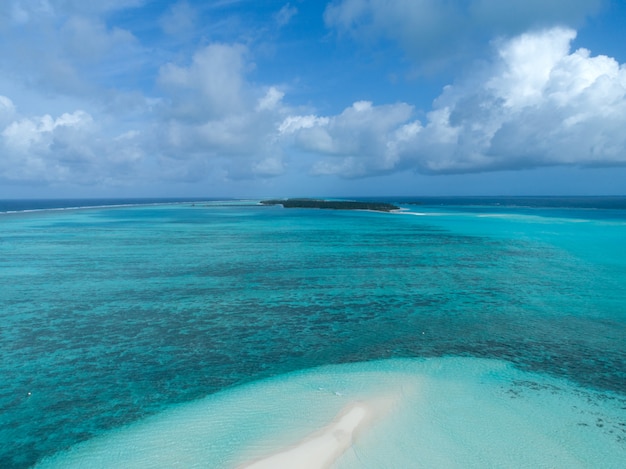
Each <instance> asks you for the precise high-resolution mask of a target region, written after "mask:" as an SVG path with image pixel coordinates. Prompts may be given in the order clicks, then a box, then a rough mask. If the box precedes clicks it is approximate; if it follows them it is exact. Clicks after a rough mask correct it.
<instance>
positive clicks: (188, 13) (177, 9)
mask: <svg viewBox="0 0 626 469" xmlns="http://www.w3.org/2000/svg"><path fill="white" fill-rule="evenodd" d="M196 16H197V13H196V11H195V9H194V8H193V7H192V6H191V5H189V3H188V2H186V1H181V2H178V3H175V4H174V5H172V6H171V7H170V8H169V10H168V11H167V12H166V13H165V14H164V15H163V16H162V17H161V19H160V22H159V24H160V25H161V27H162V28H163V31H165V33H166V34H169V35H171V36H174V35H181V34H183V35H184V34H188V33H189V32H190V31H192V30H193V28H194V27H195V18H196Z"/></svg>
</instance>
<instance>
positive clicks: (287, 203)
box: [261, 199, 400, 212]
mask: <svg viewBox="0 0 626 469" xmlns="http://www.w3.org/2000/svg"><path fill="white" fill-rule="evenodd" d="M261 204H263V205H282V206H283V207H285V208H326V209H332V210H374V211H377V212H391V211H392V210H399V209H400V207H397V206H395V205H393V204H388V203H385V202H357V201H353V200H320V199H272V200H262V201H261Z"/></svg>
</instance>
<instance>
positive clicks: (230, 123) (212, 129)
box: [158, 43, 288, 180]
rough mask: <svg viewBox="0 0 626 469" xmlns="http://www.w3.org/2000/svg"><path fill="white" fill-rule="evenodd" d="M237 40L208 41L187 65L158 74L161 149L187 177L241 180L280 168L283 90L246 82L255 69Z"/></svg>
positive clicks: (273, 173) (281, 160) (164, 67)
mask: <svg viewBox="0 0 626 469" xmlns="http://www.w3.org/2000/svg"><path fill="white" fill-rule="evenodd" d="M248 57H249V51H248V49H247V47H246V46H244V45H242V44H220V43H215V44H210V45H208V46H206V47H203V48H202V49H200V50H198V51H197V52H196V53H195V54H194V56H193V59H192V61H191V63H190V64H189V65H187V66H185V65H175V64H171V63H170V64H167V65H165V66H163V67H161V70H160V72H159V79H158V81H159V84H160V86H161V87H162V89H163V91H164V99H163V102H162V105H161V107H160V112H161V113H162V116H163V121H161V122H160V124H159V125H160V128H161V134H162V137H161V142H162V144H161V146H160V147H161V152H162V154H163V157H164V158H165V159H167V160H169V159H172V158H173V159H176V160H177V161H178V162H179V163H180V164H183V165H193V166H194V167H195V170H194V171H193V173H187V172H183V173H181V174H182V176H181V177H182V178H183V179H185V180H190V178H194V177H196V178H197V177H204V176H206V174H207V173H208V172H216V171H217V169H216V168H219V172H220V174H222V176H223V177H226V178H232V179H240V178H248V177H256V176H273V175H277V174H279V173H281V172H282V171H283V170H284V168H285V165H284V162H283V159H282V155H283V154H282V151H281V149H280V148H279V145H278V140H277V136H276V127H277V125H278V124H277V123H278V122H280V121H282V119H283V118H284V115H285V114H286V112H287V109H288V108H287V107H286V106H285V105H284V104H283V101H282V100H283V97H284V92H282V91H280V90H279V89H278V88H277V87H275V86H269V87H264V86H258V85H255V84H253V83H250V82H249V81H248V80H247V78H246V74H247V72H248V71H249V70H251V69H252V68H253V67H254V64H253V63H252V62H251V61H250V60H249V58H248Z"/></svg>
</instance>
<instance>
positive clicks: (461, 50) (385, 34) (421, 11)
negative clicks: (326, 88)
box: [324, 0, 604, 69]
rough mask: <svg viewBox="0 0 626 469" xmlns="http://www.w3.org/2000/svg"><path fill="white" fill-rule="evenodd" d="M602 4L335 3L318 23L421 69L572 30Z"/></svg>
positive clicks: (491, 0) (487, 0) (514, 0)
mask: <svg viewBox="0 0 626 469" xmlns="http://www.w3.org/2000/svg"><path fill="white" fill-rule="evenodd" d="M603 3H604V1H603V0H577V1H571V0H552V1H550V2H545V1H538V0H508V1H506V2H503V1H501V0H476V1H471V2H467V1H465V0H450V1H445V2H444V1H440V0H394V1H391V2H390V1H387V0H336V1H334V2H332V3H331V4H329V5H328V7H327V8H326V11H325V14H324V20H325V22H326V25H327V26H328V27H329V28H333V29H335V30H337V31H339V32H340V33H343V34H349V35H351V36H352V37H354V38H356V39H357V40H359V41H363V42H366V43H373V42H376V41H378V40H379V39H381V38H382V39H390V40H392V41H395V42H397V43H398V44H400V45H401V46H402V47H403V49H404V50H405V52H406V53H407V55H408V56H409V57H411V58H412V59H414V60H415V61H416V63H417V64H418V65H419V67H420V68H422V69H433V68H435V69H436V68H438V67H441V66H444V65H446V64H448V63H449V62H454V61H455V60H459V59H461V58H467V57H473V56H475V54H477V53H479V51H480V50H481V49H482V48H480V47H479V46H481V45H482V44H484V43H486V42H487V41H489V40H491V38H493V37H495V36H508V37H510V36H514V35H518V34H520V33H522V32H524V31H527V30H529V29H532V28H539V27H550V26H554V25H563V24H566V25H571V26H578V25H579V24H580V23H581V22H582V21H583V20H584V18H585V17H586V16H588V15H590V14H593V13H595V12H596V11H598V10H599V8H600V7H601V6H602V5H603Z"/></svg>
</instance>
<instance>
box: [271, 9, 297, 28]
mask: <svg viewBox="0 0 626 469" xmlns="http://www.w3.org/2000/svg"><path fill="white" fill-rule="evenodd" d="M297 13H298V9H297V8H296V7H294V6H291V4H289V3H286V4H285V5H283V7H282V8H281V9H280V10H278V12H277V13H276V14H275V15H274V20H275V21H276V25H277V26H278V27H279V28H282V27H283V26H286V25H287V24H289V22H290V21H291V18H293V17H294V16H295V15H296V14H297Z"/></svg>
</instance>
